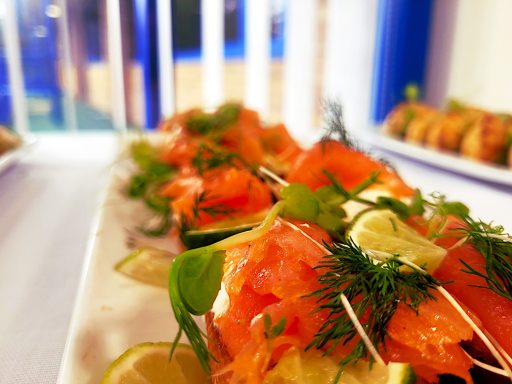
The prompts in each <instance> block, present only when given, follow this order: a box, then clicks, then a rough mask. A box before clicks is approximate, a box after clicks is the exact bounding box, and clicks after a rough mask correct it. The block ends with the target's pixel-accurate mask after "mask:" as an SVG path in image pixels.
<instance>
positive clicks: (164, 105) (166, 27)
mask: <svg viewBox="0 0 512 384" xmlns="http://www.w3.org/2000/svg"><path fill="white" fill-rule="evenodd" d="M171 2H172V0H157V3H156V6H157V23H158V67H159V68H158V72H159V73H158V74H159V76H158V79H159V83H160V84H159V88H160V111H161V114H162V117H164V118H165V117H168V116H171V115H172V114H173V113H174V112H175V109H176V99H175V84H174V63H173V60H172V13H171V12H172V8H171Z"/></svg>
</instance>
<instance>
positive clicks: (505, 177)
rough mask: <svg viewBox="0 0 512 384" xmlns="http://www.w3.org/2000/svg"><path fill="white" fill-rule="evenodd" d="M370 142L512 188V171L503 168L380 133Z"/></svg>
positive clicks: (413, 157)
mask: <svg viewBox="0 0 512 384" xmlns="http://www.w3.org/2000/svg"><path fill="white" fill-rule="evenodd" d="M371 141H372V144H373V145H375V146H377V147H380V148H382V149H385V150H388V151H391V152H394V153H397V154H399V155H403V156H406V157H408V158H411V159H414V160H418V161H421V162H424V163H427V164H430V165H433V166H435V167H439V168H443V169H446V170H449V171H453V172H456V173H458V174H461V175H465V176H470V177H473V178H477V179H480V180H484V181H489V182H493V183H498V184H504V185H508V186H512V170H511V169H509V168H507V167H505V166H500V165H494V164H491V163H483V162H479V161H476V160H472V159H469V158H466V157H461V156H460V155H457V154H455V153H453V154H452V153H449V152H440V151H436V150H433V149H430V148H428V147H424V146H420V145H417V144H412V143H408V142H404V141H402V140H400V139H397V138H395V137H392V136H390V135H388V134H387V133H384V132H382V131H381V132H380V133H377V134H376V135H375V136H374V137H373V139H372V140H371Z"/></svg>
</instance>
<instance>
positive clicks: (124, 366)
mask: <svg viewBox="0 0 512 384" xmlns="http://www.w3.org/2000/svg"><path fill="white" fill-rule="evenodd" d="M170 350H171V343H163V342H160V343H142V344H138V345H136V346H134V347H132V348H130V349H128V350H127V351H126V352H125V353H123V354H122V355H121V356H119V357H118V358H117V360H115V361H114V362H113V363H112V364H111V365H110V367H108V369H107V370H106V371H105V374H104V376H103V379H102V380H101V383H100V384H121V383H122V384H164V383H165V384H169V383H172V384H203V383H209V382H210V380H209V378H208V376H207V375H206V374H205V373H204V371H203V369H202V368H201V364H200V363H199V360H197V358H196V355H195V354H194V351H193V350H192V348H191V347H190V346H189V345H185V344H179V345H178V346H177V347H176V350H175V352H174V355H173V357H172V359H171V360H170V361H169V353H170Z"/></svg>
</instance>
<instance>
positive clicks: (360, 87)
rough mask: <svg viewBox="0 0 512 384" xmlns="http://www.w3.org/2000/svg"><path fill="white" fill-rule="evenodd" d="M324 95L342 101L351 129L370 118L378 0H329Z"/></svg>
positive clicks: (357, 128) (363, 125)
mask: <svg viewBox="0 0 512 384" xmlns="http://www.w3.org/2000/svg"><path fill="white" fill-rule="evenodd" d="M326 15H327V20H326V38H325V41H326V42H325V62H324V81H323V92H322V93H323V97H324V98H326V99H332V100H335V101H339V102H341V105H342V107H343V114H344V120H345V124H346V125H347V127H348V129H350V130H359V129H365V128H366V127H367V126H368V124H369V121H370V101H371V87H372V72H373V71H372V69H373V58H374V47H375V30H376V24H377V2H376V0H367V1H360V0H328V1H327V10H326Z"/></svg>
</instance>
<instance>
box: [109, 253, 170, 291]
mask: <svg viewBox="0 0 512 384" xmlns="http://www.w3.org/2000/svg"><path fill="white" fill-rule="evenodd" d="M174 256H175V255H174V254H173V253H171V252H167V251H164V250H162V249H158V248H153V247H142V248H138V249H136V250H135V251H133V252H132V253H130V254H129V255H128V256H126V257H125V258H124V259H123V260H121V261H120V262H119V263H117V264H116V266H115V270H116V271H118V272H121V273H123V274H125V275H126V276H128V277H131V278H132V279H135V280H137V281H140V282H142V283H146V284H151V285H156V286H159V287H164V288H166V287H167V281H168V276H169V267H170V265H171V261H172V259H173V258H174Z"/></svg>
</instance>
